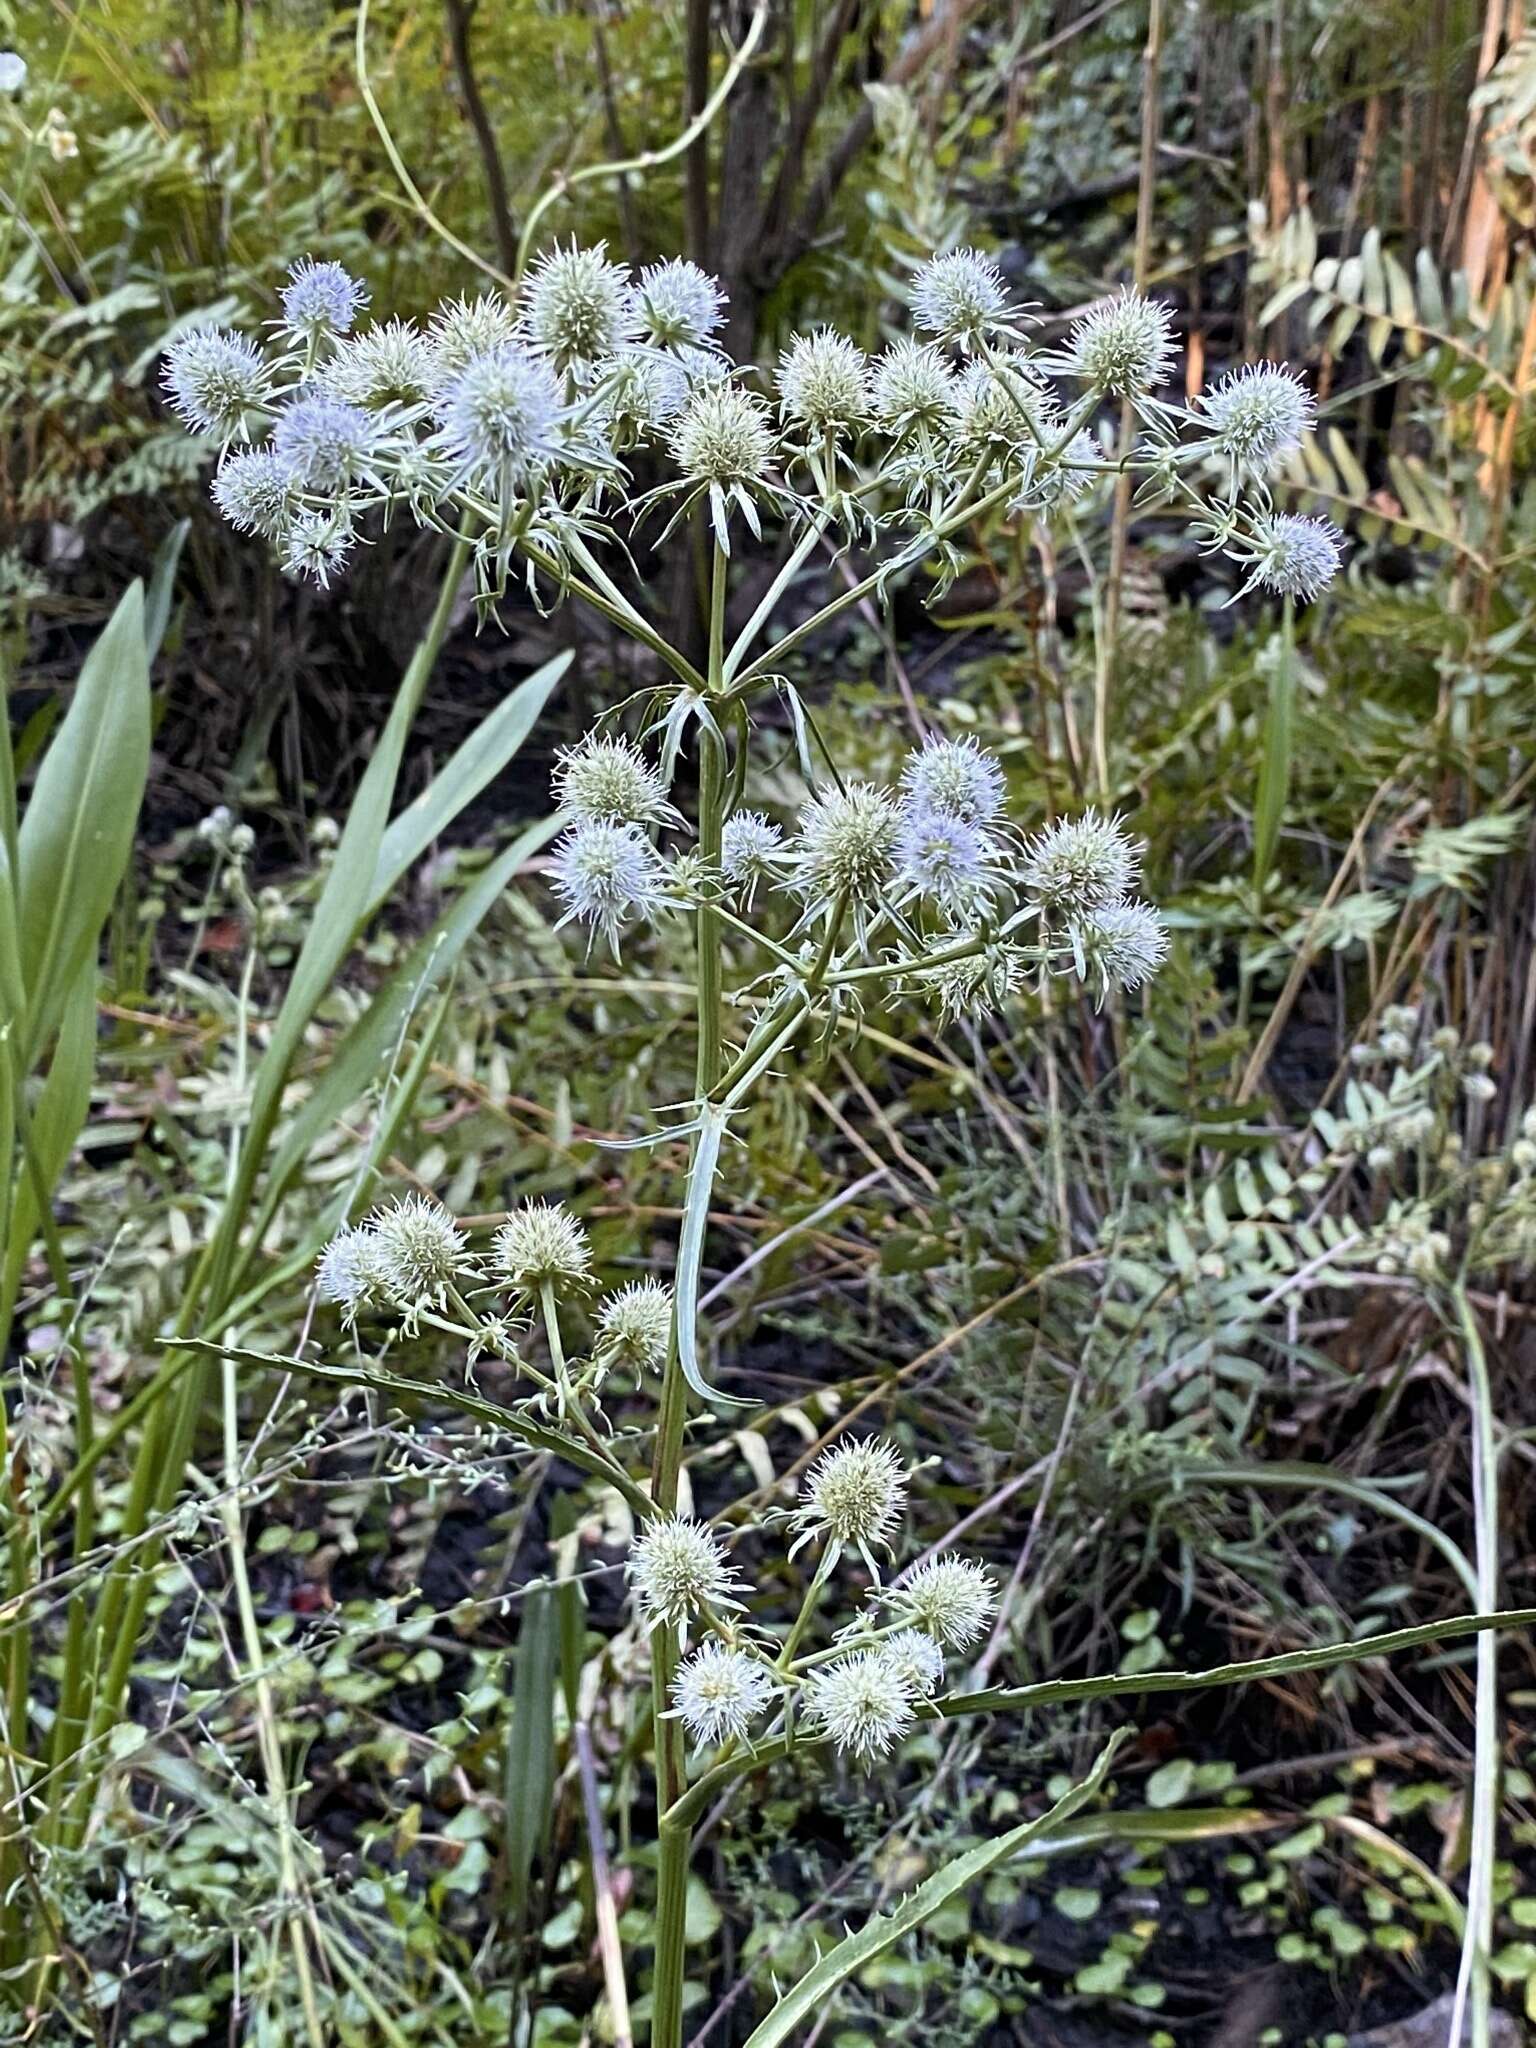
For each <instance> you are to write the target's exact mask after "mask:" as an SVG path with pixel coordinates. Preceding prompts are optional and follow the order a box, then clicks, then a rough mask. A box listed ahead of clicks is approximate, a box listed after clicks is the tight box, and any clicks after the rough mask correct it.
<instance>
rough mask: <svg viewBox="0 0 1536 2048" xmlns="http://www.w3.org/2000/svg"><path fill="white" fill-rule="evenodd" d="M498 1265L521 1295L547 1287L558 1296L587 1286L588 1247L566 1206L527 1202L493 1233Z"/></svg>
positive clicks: (590, 1250)
mask: <svg viewBox="0 0 1536 2048" xmlns="http://www.w3.org/2000/svg"><path fill="white" fill-rule="evenodd" d="M495 1258H496V1269H497V1271H498V1272H499V1273H501V1274H502V1275H503V1277H504V1278H505V1279H507V1280H508V1281H510V1282H511V1284H512V1286H513V1287H514V1288H515V1289H516V1290H517V1292H518V1293H520V1294H537V1293H538V1292H539V1291H540V1289H541V1288H543V1287H545V1286H551V1287H553V1288H554V1290H555V1292H556V1293H557V1294H567V1293H570V1292H572V1291H573V1290H575V1289H579V1288H583V1287H586V1286H588V1285H589V1284H590V1282H591V1278H592V1247H591V1245H590V1244H588V1242H587V1233H586V1232H585V1231H584V1230H583V1229H582V1227H581V1225H580V1224H579V1223H578V1222H577V1221H576V1218H575V1217H574V1216H573V1215H572V1214H571V1212H570V1210H569V1209H565V1208H562V1207H561V1206H560V1205H559V1204H558V1203H555V1202H525V1203H524V1204H523V1206H522V1207H521V1208H520V1209H514V1210H513V1211H512V1214H511V1215H510V1216H509V1217H508V1218H507V1220H506V1222H505V1223H503V1224H502V1226H501V1228H500V1230H498V1231H497V1233H496V1237H495Z"/></svg>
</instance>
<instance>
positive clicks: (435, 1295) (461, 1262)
mask: <svg viewBox="0 0 1536 2048" xmlns="http://www.w3.org/2000/svg"><path fill="white" fill-rule="evenodd" d="M368 1232H369V1235H370V1237H371V1238H372V1241H373V1244H372V1255H373V1261H374V1265H375V1268H376V1270H377V1273H378V1280H379V1285H380V1286H381V1287H382V1288H383V1289H384V1291H385V1292H386V1293H387V1294H388V1295H389V1296H390V1298H391V1299H392V1300H393V1301H395V1302H397V1303H398V1304H399V1306H400V1307H402V1308H405V1309H417V1308H424V1307H427V1306H429V1305H432V1304H436V1303H440V1302H442V1301H443V1300H444V1298H445V1297H446V1295H447V1291H448V1288H449V1287H450V1286H451V1285H452V1284H453V1283H454V1282H455V1281H456V1280H457V1279H458V1277H459V1275H460V1274H462V1273H463V1272H464V1271H465V1270H466V1259H465V1252H464V1233H463V1231H461V1230H460V1229H459V1227H458V1225H457V1224H456V1223H455V1222H454V1220H453V1218H452V1217H451V1216H450V1215H449V1214H448V1211H447V1210H446V1209H445V1208H444V1207H443V1205H442V1203H441V1202H434V1201H431V1200H430V1199H429V1198H428V1197H426V1196H425V1195H404V1196H401V1197H400V1198H399V1199H398V1200H397V1201H393V1202H389V1203H386V1204H385V1206H384V1207H383V1208H382V1209H378V1210H376V1211H375V1212H374V1214H373V1215H372V1216H371V1217H370V1218H369V1220H368Z"/></svg>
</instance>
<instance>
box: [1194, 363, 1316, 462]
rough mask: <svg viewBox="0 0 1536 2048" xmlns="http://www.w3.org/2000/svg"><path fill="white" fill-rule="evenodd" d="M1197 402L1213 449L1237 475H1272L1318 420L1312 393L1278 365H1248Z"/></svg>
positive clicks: (1295, 377) (1234, 372)
mask: <svg viewBox="0 0 1536 2048" xmlns="http://www.w3.org/2000/svg"><path fill="white" fill-rule="evenodd" d="M1197 403H1198V409H1199V413H1200V416H1201V418H1202V419H1203V420H1204V422H1205V424H1206V427H1207V430H1208V433H1209V436H1210V442H1211V446H1212V448H1213V449H1214V451H1215V452H1216V454H1218V455H1219V456H1221V457H1222V458H1223V459H1224V460H1225V461H1226V462H1227V463H1229V464H1230V465H1231V468H1232V470H1233V472H1234V473H1235V474H1238V475H1262V474H1264V473H1266V472H1267V471H1269V470H1272V469H1273V468H1274V467H1275V465H1276V463H1278V462H1280V461H1281V460H1283V458H1284V457H1285V456H1287V455H1289V454H1291V452H1292V451H1293V450H1294V449H1297V448H1299V447H1300V446H1301V444H1302V442H1303V441H1304V440H1305V439H1306V437H1307V435H1308V434H1310V433H1311V431H1312V427H1313V423H1314V421H1315V420H1316V418H1317V407H1316V405H1315V404H1314V402H1313V399H1312V394H1311V392H1310V391H1308V389H1307V387H1306V385H1305V384H1303V383H1302V381H1301V379H1300V378H1299V377H1298V376H1296V375H1295V374H1294V372H1292V371H1290V370H1287V369H1283V368H1282V367H1281V366H1280V365H1279V364H1278V363H1247V364H1245V365H1244V366H1243V368H1242V369H1240V370H1234V371H1232V372H1231V374H1230V375H1229V376H1226V377H1223V378H1221V379H1220V380H1219V381H1218V382H1217V383H1215V384H1213V385H1212V386H1211V388H1210V390H1209V391H1206V392H1203V393H1202V394H1201V396H1200V398H1199V400H1198V401H1197Z"/></svg>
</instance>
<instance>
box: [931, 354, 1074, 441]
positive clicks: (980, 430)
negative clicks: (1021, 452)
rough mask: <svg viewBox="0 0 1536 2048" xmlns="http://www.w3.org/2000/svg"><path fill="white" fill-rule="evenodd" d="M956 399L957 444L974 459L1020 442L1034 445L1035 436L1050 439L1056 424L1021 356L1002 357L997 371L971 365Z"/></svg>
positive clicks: (1042, 388)
mask: <svg viewBox="0 0 1536 2048" xmlns="http://www.w3.org/2000/svg"><path fill="white" fill-rule="evenodd" d="M959 398H960V410H959V414H958V416H957V418H956V419H955V422H954V426H953V429H952V431H953V433H954V438H955V442H956V444H957V446H959V447H961V448H963V449H964V450H965V451H966V452H967V453H969V454H972V455H981V454H983V453H985V452H986V450H987V449H989V448H999V447H1001V448H1008V449H1012V448H1016V447H1018V446H1019V444H1020V443H1023V444H1024V445H1025V446H1027V447H1032V446H1033V445H1034V440H1035V434H1039V435H1041V436H1045V435H1048V434H1049V433H1050V432H1051V430H1052V427H1053V425H1054V421H1055V402H1054V400H1053V399H1052V396H1051V393H1050V390H1049V388H1048V387H1047V386H1046V384H1045V383H1044V382H1043V381H1042V379H1041V378H1040V377H1039V376H1038V375H1037V374H1036V373H1035V371H1034V369H1033V368H1032V367H1031V366H1030V364H1029V362H1028V361H1027V359H1026V358H1025V357H1023V356H1022V355H1018V354H1014V355H1010V356H1005V357H1004V358H1003V359H1002V361H1001V362H1000V363H999V364H998V366H997V367H996V368H994V367H993V365H992V364H991V363H985V362H977V363H972V364H971V365H970V366H969V367H968V368H967V369H966V371H965V372H964V374H963V375H962V376H961V379H960V386H959ZM1031 423H1033V426H1034V433H1031V431H1030V426H1031Z"/></svg>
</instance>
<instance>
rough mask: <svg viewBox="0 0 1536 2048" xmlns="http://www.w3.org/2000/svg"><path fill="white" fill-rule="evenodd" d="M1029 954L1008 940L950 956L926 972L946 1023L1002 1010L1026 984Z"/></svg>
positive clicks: (926, 983)
mask: <svg viewBox="0 0 1536 2048" xmlns="http://www.w3.org/2000/svg"><path fill="white" fill-rule="evenodd" d="M1028 972H1029V956H1028V955H1027V954H1026V953H1025V952H1024V950H1023V948H1022V947H1020V946H1014V945H1010V944H1008V942H1007V941H1006V940H1004V941H1002V942H1000V943H999V944H997V945H992V946H988V947H986V948H985V949H984V950H983V951H982V952H980V953H973V954H972V955H971V956H970V957H969V958H968V959H965V960H951V961H948V962H947V963H946V964H945V965H944V966H943V967H936V968H935V969H934V970H933V972H932V973H931V974H925V975H924V976H923V983H922V985H923V987H924V988H925V989H926V990H927V992H928V994H929V995H930V996H931V998H932V999H933V1000H934V1001H935V1002H936V1003H937V1004H938V1006H939V1014H940V1016H941V1017H942V1018H943V1019H944V1021H945V1022H946V1023H953V1022H955V1020H956V1019H957V1018H960V1017H984V1016H988V1015H990V1014H991V1013H992V1012H993V1011H995V1010H1001V1009H1002V1008H1003V1007H1004V1006H1005V1004H1007V1003H1008V1002H1009V1001H1010V1000H1011V999H1012V998H1013V997H1014V996H1016V995H1017V994H1018V992H1019V990H1020V989H1021V988H1022V987H1023V986H1024V980H1025V976H1026V975H1027V974H1028Z"/></svg>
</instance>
